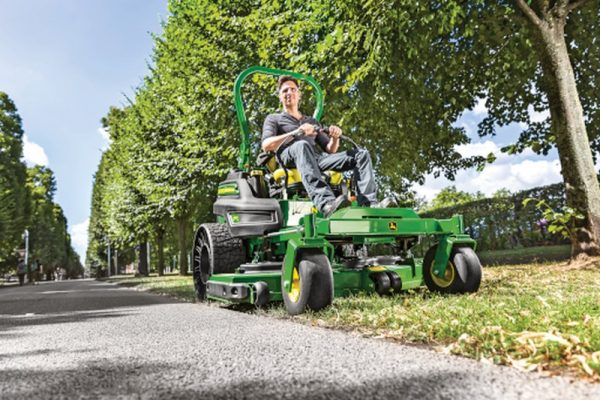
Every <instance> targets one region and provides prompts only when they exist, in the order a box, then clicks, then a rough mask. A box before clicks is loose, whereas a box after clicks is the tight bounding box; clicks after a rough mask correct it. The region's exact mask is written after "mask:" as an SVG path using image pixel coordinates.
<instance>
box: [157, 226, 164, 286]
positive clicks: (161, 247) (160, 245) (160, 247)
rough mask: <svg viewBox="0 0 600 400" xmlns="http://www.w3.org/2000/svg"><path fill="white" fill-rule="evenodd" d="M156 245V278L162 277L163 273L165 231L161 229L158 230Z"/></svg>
mask: <svg viewBox="0 0 600 400" xmlns="http://www.w3.org/2000/svg"><path fill="white" fill-rule="evenodd" d="M156 245H157V247H158V276H163V275H164V271H165V231H164V230H163V229H161V228H159V229H158V233H157V237H156Z"/></svg>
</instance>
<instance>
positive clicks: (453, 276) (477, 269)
mask: <svg viewBox="0 0 600 400" xmlns="http://www.w3.org/2000/svg"><path fill="white" fill-rule="evenodd" d="M436 250H437V246H433V247H431V248H430V249H429V250H427V253H426V254H425V258H424V259H423V278H424V280H425V284H426V285H427V288H428V289H429V290H431V291H434V292H440V293H471V292H476V291H477V290H478V289H479V285H480V283H481V263H480V262H479V258H477V255H476V254H475V252H474V251H473V249H471V248H468V247H455V248H453V249H452V253H450V259H449V260H448V264H447V265H446V271H445V272H444V275H443V276H439V275H437V274H435V272H434V264H435V252H436Z"/></svg>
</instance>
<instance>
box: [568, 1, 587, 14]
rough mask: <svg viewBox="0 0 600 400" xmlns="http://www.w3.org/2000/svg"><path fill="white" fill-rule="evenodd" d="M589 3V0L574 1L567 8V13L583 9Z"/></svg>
mask: <svg viewBox="0 0 600 400" xmlns="http://www.w3.org/2000/svg"><path fill="white" fill-rule="evenodd" d="M587 1H588V0H574V1H571V2H569V5H568V6H567V12H571V11H573V10H574V9H576V8H578V7H581V6H582V5H583V4H584V3H586V2H587Z"/></svg>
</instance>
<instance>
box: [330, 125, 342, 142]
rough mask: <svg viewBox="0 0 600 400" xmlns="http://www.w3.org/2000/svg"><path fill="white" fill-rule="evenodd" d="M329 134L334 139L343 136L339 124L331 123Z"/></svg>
mask: <svg viewBox="0 0 600 400" xmlns="http://www.w3.org/2000/svg"><path fill="white" fill-rule="evenodd" d="M329 136H331V137H332V138H334V139H339V138H340V136H342V129H341V128H340V127H339V126H335V125H331V126H330V127H329Z"/></svg>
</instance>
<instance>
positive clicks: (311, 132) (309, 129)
mask: <svg viewBox="0 0 600 400" xmlns="http://www.w3.org/2000/svg"><path fill="white" fill-rule="evenodd" d="M299 129H302V132H304V134H305V135H306V136H317V131H316V130H315V127H314V126H313V124H302V125H300V127H299Z"/></svg>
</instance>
